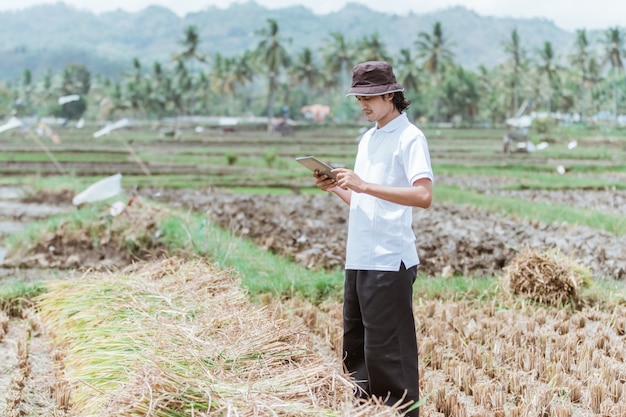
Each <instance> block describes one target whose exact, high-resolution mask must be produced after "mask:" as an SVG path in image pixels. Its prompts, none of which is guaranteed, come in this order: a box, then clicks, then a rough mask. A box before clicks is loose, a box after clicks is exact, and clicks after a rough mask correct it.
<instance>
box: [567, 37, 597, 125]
mask: <svg viewBox="0 0 626 417" xmlns="http://www.w3.org/2000/svg"><path fill="white" fill-rule="evenodd" d="M589 47H590V45H589V40H588V39H587V31H586V30H585V29H579V30H577V31H576V43H575V45H574V52H573V53H572V54H571V55H570V59H569V61H570V63H571V64H572V67H573V69H574V71H576V74H577V78H578V83H579V85H580V94H581V99H580V101H581V104H582V117H583V120H584V119H585V117H586V114H587V112H588V111H587V109H588V104H589V103H588V102H589V101H590V98H591V97H590V96H591V94H590V87H591V86H592V84H593V83H594V82H595V81H596V80H595V79H596V78H597V73H596V74H593V73H592V71H594V69H596V68H597V62H596V61H595V58H594V57H593V56H592V55H591V52H590V51H589Z"/></svg>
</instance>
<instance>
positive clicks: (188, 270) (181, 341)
mask: <svg viewBox="0 0 626 417" xmlns="http://www.w3.org/2000/svg"><path fill="white" fill-rule="evenodd" d="M39 307H40V310H41V317H42V323H43V324H44V325H45V326H46V328H48V329H51V330H53V331H54V333H55V343H56V344H57V345H58V346H59V347H60V348H61V347H62V348H63V350H64V352H63V353H64V355H63V356H64V358H65V359H64V363H63V365H64V378H65V379H66V380H67V381H68V382H69V384H70V385H71V387H72V393H71V404H72V408H71V409H70V412H69V414H70V415H80V416H81V417H82V416H103V415H124V416H127V415H155V416H157V415H158V416H179V415H196V416H200V415H208V414H210V415H220V414H223V415H255V414H280V415H289V416H304V415H316V416H320V415H329V416H339V415H342V416H343V415H348V416H350V415H352V416H360V415H362V416H384V415H388V416H392V415H396V414H395V411H394V410H393V409H392V408H390V407H385V406H381V405H380V404H379V403H376V402H375V401H371V402H370V403H368V404H365V405H362V406H360V407H358V408H357V406H356V404H355V402H354V399H353V395H352V383H351V382H350V381H349V380H348V379H347V378H346V376H345V375H344V374H343V371H342V369H341V365H340V364H339V360H338V359H339V358H335V361H330V362H329V360H328V359H327V358H326V357H325V356H324V355H322V354H320V353H316V352H315V351H313V350H312V348H311V346H312V345H313V343H312V339H311V337H312V336H311V334H309V333H308V332H307V331H306V329H305V328H303V327H298V326H294V325H293V324H292V323H290V322H288V321H284V320H277V319H274V318H273V317H272V315H271V314H269V313H268V311H267V310H266V309H264V308H261V307H259V306H255V305H253V304H251V303H250V302H249V300H248V298H247V296H246V294H245V292H244V291H243V290H242V288H241V285H240V282H239V279H238V278H237V277H236V275H235V274H234V273H233V272H232V271H223V270H219V269H217V268H216V267H214V266H213V265H211V264H208V263H206V262H204V261H201V260H196V261H188V262H184V261H183V260H180V259H172V258H170V259H167V260H164V261H162V262H159V263H152V264H142V265H133V266H131V267H129V268H128V269H126V270H124V271H122V272H121V273H117V274H113V273H104V272H95V273H88V274H86V275H85V276H83V277H82V278H81V279H79V280H75V281H72V282H70V281H56V282H52V283H51V284H50V288H49V291H48V292H47V293H46V294H44V295H43V296H41V298H40V300H39ZM326 356H327V355H326Z"/></svg>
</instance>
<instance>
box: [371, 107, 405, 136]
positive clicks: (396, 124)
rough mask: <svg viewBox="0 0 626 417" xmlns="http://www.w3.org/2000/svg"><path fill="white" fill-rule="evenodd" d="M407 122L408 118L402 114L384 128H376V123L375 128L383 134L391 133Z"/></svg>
mask: <svg viewBox="0 0 626 417" xmlns="http://www.w3.org/2000/svg"><path fill="white" fill-rule="evenodd" d="M407 120H408V117H407V116H406V113H404V112H402V113H400V115H399V116H398V117H396V118H395V119H393V120H391V121H390V122H389V123H387V124H386V125H385V126H383V127H380V128H379V127H378V123H377V124H376V127H377V128H378V129H380V130H382V131H383V132H385V133H388V132H393V131H394V130H396V129H397V128H399V127H400V126H402V125H403V124H404V123H406V121H407Z"/></svg>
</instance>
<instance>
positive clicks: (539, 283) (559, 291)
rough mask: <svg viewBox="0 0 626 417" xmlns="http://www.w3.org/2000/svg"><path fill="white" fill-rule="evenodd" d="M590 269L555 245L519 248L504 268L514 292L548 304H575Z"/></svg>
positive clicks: (586, 280) (588, 276) (589, 274)
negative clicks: (538, 247) (540, 248)
mask: <svg viewBox="0 0 626 417" xmlns="http://www.w3.org/2000/svg"><path fill="white" fill-rule="evenodd" d="M591 275H592V274H591V271H590V270H589V269H588V268H586V267H585V266H583V265H581V264H580V263H579V262H577V261H576V260H574V259H572V258H569V257H567V256H565V255H564V254H562V253H561V252H560V251H559V250H558V249H549V250H546V251H543V252H541V251H539V250H537V249H534V248H528V249H525V250H522V251H521V252H519V253H518V254H517V256H515V258H514V259H513V260H512V261H511V263H510V264H509V265H508V266H507V267H506V268H505V279H506V281H507V282H508V285H509V288H510V289H511V291H512V292H513V294H517V295H523V296H525V297H528V298H530V299H532V300H535V301H538V302H541V303H545V304H547V305H551V306H560V305H564V304H576V303H577V302H578V299H579V289H580V288H581V286H582V285H583V284H585V283H586V282H588V281H589V279H590V278H591Z"/></svg>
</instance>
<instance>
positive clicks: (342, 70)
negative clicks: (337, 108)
mask: <svg viewBox="0 0 626 417" xmlns="http://www.w3.org/2000/svg"><path fill="white" fill-rule="evenodd" d="M330 37H331V39H329V40H327V41H326V43H325V45H324V46H323V47H322V56H323V60H324V68H326V71H327V72H326V74H324V77H325V79H326V80H328V83H326V84H327V86H337V84H339V86H341V87H342V88H347V87H348V79H349V78H348V77H349V76H350V71H351V70H352V66H353V63H354V60H355V57H354V53H353V52H352V51H353V50H354V48H353V47H352V46H351V45H350V44H349V43H348V42H346V39H345V38H344V36H343V34H342V33H340V32H332V33H331V34H330ZM337 76H338V77H337ZM337 78H338V79H339V82H338V83H337V82H336V81H337Z"/></svg>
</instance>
